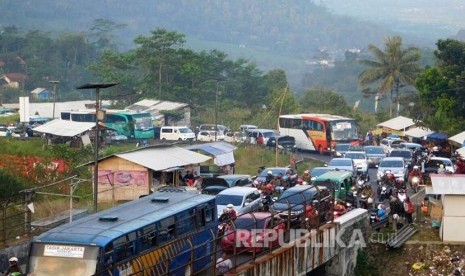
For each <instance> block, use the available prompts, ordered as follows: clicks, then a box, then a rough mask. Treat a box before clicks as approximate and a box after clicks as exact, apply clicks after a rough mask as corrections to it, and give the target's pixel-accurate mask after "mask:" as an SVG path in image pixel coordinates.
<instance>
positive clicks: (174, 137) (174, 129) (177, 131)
mask: <svg viewBox="0 0 465 276" xmlns="http://www.w3.org/2000/svg"><path fill="white" fill-rule="evenodd" d="M194 139H195V134H194V132H192V130H191V129H190V128H188V127H186V126H162V127H161V128H160V140H162V141H194Z"/></svg>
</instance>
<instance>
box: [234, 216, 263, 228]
mask: <svg viewBox="0 0 465 276" xmlns="http://www.w3.org/2000/svg"><path fill="white" fill-rule="evenodd" d="M265 220H266V219H256V220H255V219H253V218H251V217H250V216H246V217H238V218H237V219H236V220H235V221H234V226H235V229H243V230H252V229H263V227H264V226H265ZM255 221H256V222H255Z"/></svg>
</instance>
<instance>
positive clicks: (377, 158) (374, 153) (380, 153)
mask: <svg viewBox="0 0 465 276" xmlns="http://www.w3.org/2000/svg"><path fill="white" fill-rule="evenodd" d="M364 150H365V155H366V156H367V158H368V166H369V167H376V166H377V165H379V163H380V162H381V160H382V159H383V158H384V157H386V152H385V151H384V148H383V147H381V146H365V147H364Z"/></svg>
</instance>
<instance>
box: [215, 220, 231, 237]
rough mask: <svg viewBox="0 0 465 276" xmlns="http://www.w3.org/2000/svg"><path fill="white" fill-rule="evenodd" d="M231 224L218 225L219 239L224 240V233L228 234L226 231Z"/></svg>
mask: <svg viewBox="0 0 465 276" xmlns="http://www.w3.org/2000/svg"><path fill="white" fill-rule="evenodd" d="M230 225H231V224H230V223H229V222H223V223H220V224H218V237H219V238H222V237H223V236H224V233H226V230H228V228H229V226H230Z"/></svg>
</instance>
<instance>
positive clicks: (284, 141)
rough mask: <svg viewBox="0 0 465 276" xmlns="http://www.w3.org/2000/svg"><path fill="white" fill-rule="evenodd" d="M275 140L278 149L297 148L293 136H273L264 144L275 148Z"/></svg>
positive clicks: (291, 149) (293, 149)
mask: <svg viewBox="0 0 465 276" xmlns="http://www.w3.org/2000/svg"><path fill="white" fill-rule="evenodd" d="M276 140H277V141H278V149H281V150H288V151H295V150H296V149H297V147H296V144H295V138H294V137H292V136H287V135H286V136H274V137H270V138H269V139H268V142H266V146H267V147H270V148H276Z"/></svg>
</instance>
